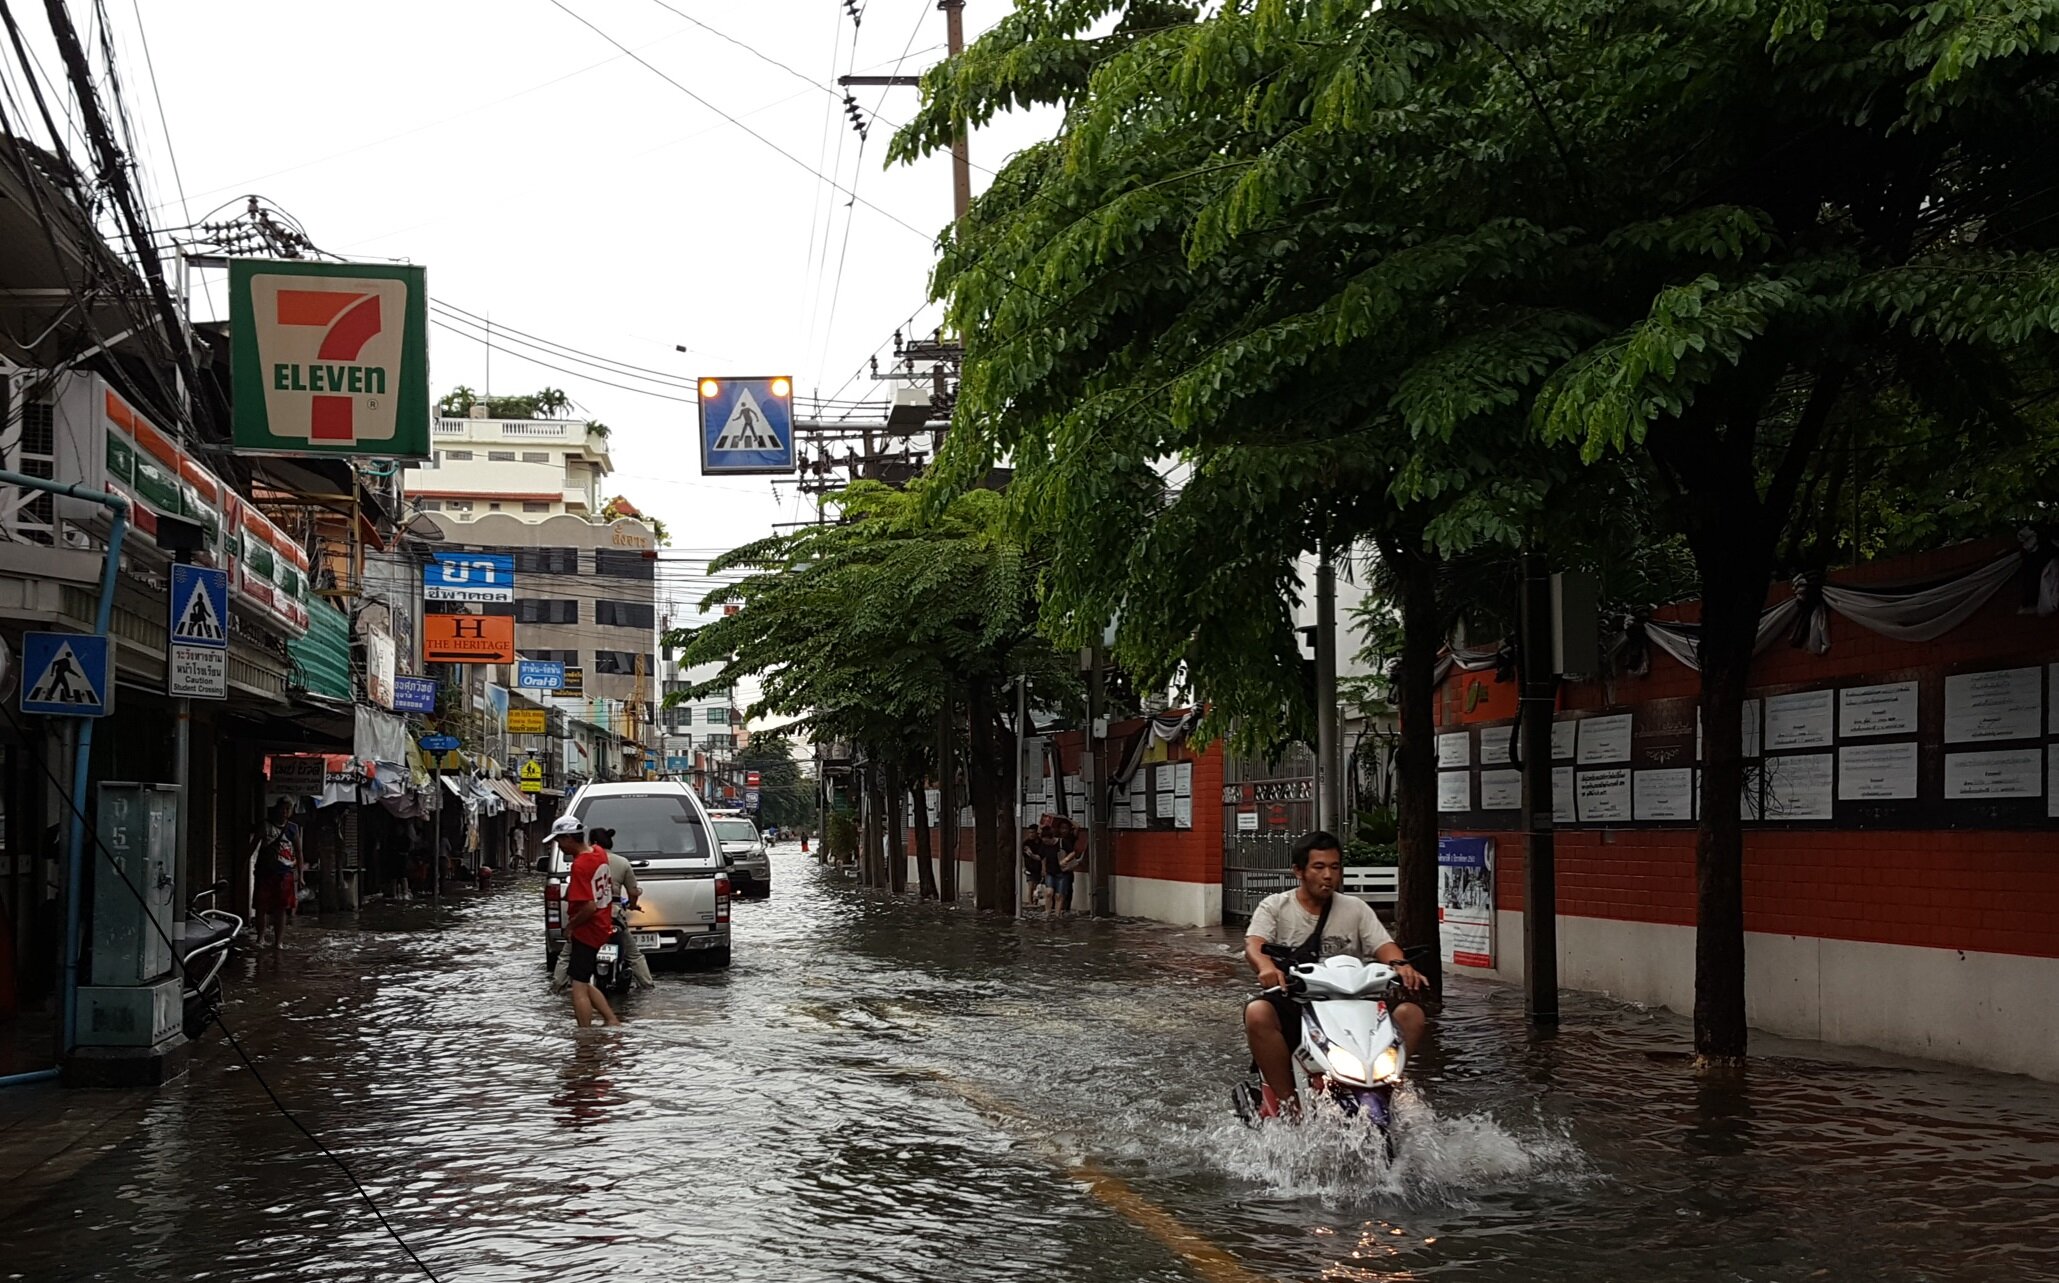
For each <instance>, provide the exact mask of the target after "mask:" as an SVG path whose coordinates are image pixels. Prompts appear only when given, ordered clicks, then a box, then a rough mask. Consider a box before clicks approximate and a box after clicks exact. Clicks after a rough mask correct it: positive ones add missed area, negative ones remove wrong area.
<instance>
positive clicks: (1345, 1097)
mask: <svg viewBox="0 0 2059 1283" xmlns="http://www.w3.org/2000/svg"><path fill="white" fill-rule="evenodd" d="M1286 975H1287V984H1286V992H1287V994H1288V995H1289V996H1291V997H1292V998H1293V999H1294V1000H1295V1001H1296V1002H1298V1003H1300V1004H1301V1041H1300V1043H1299V1044H1298V1045H1296V1046H1294V1047H1290V1048H1288V1051H1289V1052H1290V1053H1291V1054H1292V1055H1293V1058H1294V1063H1295V1064H1297V1065H1299V1066H1300V1067H1301V1072H1302V1073H1303V1074H1304V1075H1306V1076H1307V1079H1308V1091H1309V1094H1310V1095H1312V1096H1323V1095H1328V1096H1329V1097H1330V1098H1331V1099H1333V1100H1335V1101H1336V1102H1337V1105H1338V1106H1339V1108H1341V1109H1342V1110H1343V1111H1344V1113H1345V1114H1347V1115H1350V1116H1362V1117H1364V1118H1366V1119H1368V1120H1369V1121H1371V1122H1372V1124H1373V1125H1374V1126H1376V1127H1379V1128H1381V1129H1382V1130H1383V1131H1384V1130H1385V1129H1386V1128H1387V1126H1388V1125H1389V1123H1390V1122H1391V1121H1392V1119H1393V1098H1394V1089H1395V1088H1396V1087H1398V1086H1400V1085H1401V1078H1402V1073H1403V1071H1404V1070H1405V1069H1406V1068H1407V1065H1408V1049H1407V1048H1406V1047H1405V1046H1403V1045H1402V1041H1401V1031H1400V1030H1399V1029H1397V1028H1396V1027H1395V1025H1394V1018H1393V1013H1392V1012H1391V1011H1389V1010H1388V1006H1387V1002H1386V996H1387V991H1388V988H1389V987H1390V986H1392V985H1393V984H1394V983H1395V981H1396V979H1397V978H1398V977H1397V975H1396V973H1395V970H1394V968H1392V967H1390V966H1388V965H1386V964H1385V963H1382V962H1361V961H1360V960H1359V959H1357V958H1353V957H1350V956H1349V955H1345V954H1340V955H1338V956H1337V957H1334V958H1326V959H1324V960H1323V961H1321V962H1303V963H1298V964H1295V965H1293V966H1289V967H1287V968H1286ZM1266 992H1267V993H1278V992H1280V990H1278V989H1269V990H1267V991H1266ZM1233 1096H1234V1102H1235V1104H1236V1107H1237V1116H1238V1117H1239V1118H1242V1119H1243V1120H1244V1122H1245V1123H1246V1125H1248V1126H1252V1127H1256V1126H1257V1125H1258V1123H1259V1121H1260V1119H1262V1118H1267V1117H1270V1116H1272V1115H1274V1114H1277V1113H1279V1112H1280V1108H1279V1104H1280V1103H1279V1102H1278V1101H1277V1100H1275V1099H1274V1098H1273V1095H1272V1089H1271V1088H1269V1087H1267V1086H1266V1085H1265V1082H1264V1080H1263V1079H1261V1078H1260V1077H1259V1076H1258V1075H1257V1074H1256V1073H1253V1075H1252V1076H1251V1079H1250V1080H1249V1081H1247V1082H1243V1083H1239V1084H1238V1085H1237V1087H1236V1089H1235V1091H1234V1093H1233Z"/></svg>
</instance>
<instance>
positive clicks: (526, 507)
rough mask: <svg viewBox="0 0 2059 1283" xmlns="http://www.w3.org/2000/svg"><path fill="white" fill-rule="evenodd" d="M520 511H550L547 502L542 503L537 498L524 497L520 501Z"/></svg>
mask: <svg viewBox="0 0 2059 1283" xmlns="http://www.w3.org/2000/svg"><path fill="white" fill-rule="evenodd" d="M522 511H524V512H549V511H550V505H549V504H547V503H544V502H542V501H541V500H537V499H524V500H523V501H522Z"/></svg>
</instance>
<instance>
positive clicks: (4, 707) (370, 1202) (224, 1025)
mask: <svg viewBox="0 0 2059 1283" xmlns="http://www.w3.org/2000/svg"><path fill="white" fill-rule="evenodd" d="M0 713H4V714H5V715H6V717H7V721H8V724H9V725H11V726H12V727H13V728H14V733H15V735H16V737H17V738H19V739H20V740H21V741H22V742H23V743H28V742H29V740H30V736H29V733H28V729H27V728H26V727H24V726H23V725H22V723H21V719H20V718H18V717H16V716H15V713H14V709H13V708H11V707H10V706H9V705H8V704H7V703H6V702H5V701H0ZM48 758H49V755H48V754H42V755H38V756H37V757H36V765H37V766H39V767H40V768H42V771H43V774H44V776H45V777H46V778H48V779H49V781H50V788H51V792H52V793H54V794H55V795H56V796H58V797H61V798H63V799H64V805H65V809H66V810H67V811H69V812H70V813H71V814H72V815H73V816H74V817H76V818H77V821H78V823H79V824H80V825H81V826H82V827H83V828H84V830H85V832H86V835H87V836H88V837H90V838H91V839H92V840H93V849H94V850H96V851H98V852H99V853H100V855H101V857H102V858H103V859H104V860H106V862H107V863H106V867H107V868H108V869H111V870H113V872H114V875H115V876H116V877H118V878H120V879H121V882H122V885H123V886H125V887H127V888H128V890H129V894H130V895H133V896H135V897H136V903H137V904H139V905H141V906H142V908H143V910H144V913H143V920H144V921H146V922H148V923H149V924H150V926H151V929H152V930H154V931H156V932H157V934H158V935H159V936H160V937H161V938H162V939H163V940H164V943H165V947H166V948H167V949H169V950H170V951H171V956H172V957H173V958H176V959H180V961H179V964H178V970H179V979H180V984H181V987H183V986H184V983H185V963H184V957H183V955H182V954H181V953H180V950H179V945H178V942H177V941H175V940H173V939H172V937H171V933H170V932H168V931H166V930H165V929H164V927H163V926H162V925H161V924H160V923H159V922H158V920H157V918H156V916H155V915H154V914H153V913H152V912H151V911H150V910H151V904H150V901H149V899H148V898H147V897H145V896H144V894H143V892H142V890H141V889H139V888H138V887H137V886H136V884H135V883H134V882H133V881H131V880H130V878H129V874H128V870H126V869H124V868H123V867H122V865H121V862H120V861H119V860H117V859H115V857H114V852H112V851H110V850H108V849H107V843H106V842H105V841H103V840H102V839H101V837H100V830H99V827H98V826H97V825H95V824H94V823H93V821H92V819H91V817H89V816H88V815H87V814H86V813H85V812H84V811H81V810H80V809H79V808H78V805H77V804H76V803H74V802H73V801H72V797H71V790H70V789H69V788H67V787H66V786H65V784H64V782H63V781H62V780H60V779H58V778H57V772H56V771H55V770H53V769H52V768H51V766H50V762H49V760H48ZM96 876H99V875H98V874H97V873H96ZM214 1023H215V1026H216V1027H217V1028H219V1029H220V1030H221V1031H222V1036H223V1037H224V1038H226V1039H227V1040H228V1043H229V1045H230V1046H231V1047H233V1048H235V1049H236V1057H237V1059H239V1060H241V1061H242V1062H243V1067H244V1068H245V1069H248V1070H249V1071H250V1076H251V1077H252V1078H253V1079H255V1080H256V1081H257V1085H258V1086H259V1087H262V1088H263V1089H264V1093H265V1096H266V1097H267V1098H268V1099H270V1100H271V1102H272V1108H274V1109H276V1110H278V1111H279V1114H280V1116H281V1117H283V1118H285V1120H286V1121H287V1122H289V1123H292V1124H293V1127H294V1129H295V1130H296V1131H298V1132H299V1133H300V1134H301V1135H302V1136H305V1137H307V1139H308V1143H309V1144H311V1145H313V1146H314V1147H315V1149H316V1151H317V1152H319V1153H320V1154H321V1155H322V1157H324V1158H326V1159H328V1160H329V1161H330V1162H331V1163H334V1164H335V1165H336V1168H337V1170H338V1171H340V1172H342V1173H343V1175H344V1178H345V1179H347V1180H348V1181H349V1182H350V1185H351V1188H352V1189H354V1190H356V1191H357V1195H358V1197H359V1198H360V1199H362V1200H363V1201H364V1204H365V1206H366V1207H368V1208H370V1209H371V1211H372V1215H373V1217H375V1218H376V1219H377V1220H378V1222H379V1225H380V1227H381V1228H383V1229H384V1230H385V1231H386V1233H387V1234H388V1235H389V1236H390V1237H391V1238H392V1239H393V1241H394V1242H395V1243H398V1244H399V1245H400V1250H401V1251H403V1252H405V1253H407V1257H408V1259H409V1260H410V1261H413V1262H414V1263H415V1267H416V1268H417V1269H419V1270H421V1271H422V1273H423V1274H424V1275H425V1276H427V1277H428V1278H429V1279H430V1281H431V1283H442V1280H441V1279H440V1278H438V1276H437V1274H436V1271H435V1270H432V1269H430V1268H429V1263H428V1262H427V1261H424V1260H423V1259H422V1258H421V1257H420V1256H419V1255H417V1254H416V1252H415V1249H414V1248H413V1247H412V1246H411V1245H410V1244H409V1243H408V1241H407V1239H405V1238H403V1237H402V1236H401V1233H400V1231H399V1230H398V1229H396V1228H394V1225H393V1222H392V1221H389V1220H387V1219H386V1213H385V1211H384V1210H382V1209H381V1208H380V1206H379V1204H378V1202H377V1201H376V1200H374V1199H373V1197H372V1195H371V1193H370V1192H369V1191H367V1190H366V1189H365V1187H364V1183H363V1182H362V1181H360V1180H358V1178H357V1173H356V1172H353V1171H351V1170H350V1164H348V1163H346V1162H344V1161H343V1159H342V1158H341V1157H339V1156H338V1155H337V1153H336V1151H335V1150H332V1149H330V1148H329V1147H328V1146H327V1145H325V1144H323V1143H322V1138H321V1137H319V1136H317V1135H315V1134H314V1132H312V1131H310V1130H309V1129H308V1126H307V1124H306V1123H303V1122H301V1121H300V1119H299V1117H297V1116H296V1115H295V1114H294V1112H293V1111H292V1110H290V1109H288V1108H287V1107H286V1103H285V1102H284V1101H282V1100H280V1099H279V1093H278V1092H276V1091H274V1090H273V1089H272V1085H271V1084H270V1083H269V1082H266V1081H265V1076H264V1074H263V1073H261V1072H260V1071H259V1070H258V1067H257V1065H256V1064H255V1063H254V1062H253V1061H252V1060H251V1059H250V1053H249V1052H247V1051H245V1050H244V1049H243V1044H242V1042H240V1041H239V1040H238V1039H237V1037H236V1034H235V1031H234V1030H232V1029H230V1028H229V1022H228V1021H226V1020H224V1019H222V1013H221V1009H220V1008H219V1007H217V1008H216V1009H215V1013H214Z"/></svg>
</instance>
